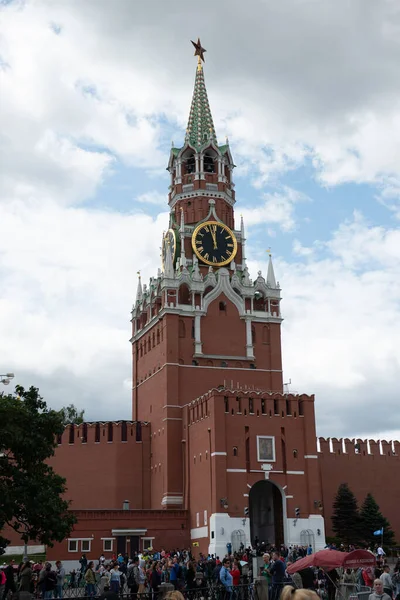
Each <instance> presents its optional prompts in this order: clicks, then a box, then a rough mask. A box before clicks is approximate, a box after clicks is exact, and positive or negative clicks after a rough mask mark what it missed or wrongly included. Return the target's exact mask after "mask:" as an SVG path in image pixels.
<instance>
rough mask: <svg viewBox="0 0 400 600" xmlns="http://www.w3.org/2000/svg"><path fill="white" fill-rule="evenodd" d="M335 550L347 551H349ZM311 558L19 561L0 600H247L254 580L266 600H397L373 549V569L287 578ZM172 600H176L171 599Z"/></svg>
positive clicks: (301, 550)
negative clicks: (19, 597)
mask: <svg viewBox="0 0 400 600" xmlns="http://www.w3.org/2000/svg"><path fill="white" fill-rule="evenodd" d="M332 548H333V549H336V548H334V546H332ZM339 549H340V550H343V551H345V550H350V551H351V550H353V549H354V547H350V548H348V549H347V548H344V547H343V548H339ZM370 551H371V550H370ZM312 552H313V549H312V547H311V545H309V546H292V547H289V548H287V547H285V546H281V547H280V548H274V547H272V546H266V545H264V544H260V543H256V544H255V546H254V548H247V549H245V548H244V547H243V545H242V546H241V547H240V549H239V551H237V552H232V548H231V546H230V544H228V546H227V553H226V555H225V556H224V557H222V559H221V558H220V557H219V556H214V555H208V556H206V555H204V554H201V553H200V555H199V557H198V558H197V559H195V558H194V557H193V556H192V553H191V551H190V550H172V551H170V552H167V551H165V550H161V551H147V552H143V553H142V554H140V555H138V556H134V557H132V558H130V557H129V556H128V555H125V556H123V555H122V554H119V555H118V556H115V555H114V556H112V558H111V560H110V559H106V558H105V556H104V555H101V556H100V557H99V559H98V560H96V561H92V560H88V558H87V557H86V555H85V554H83V555H82V557H81V559H80V561H79V563H80V568H79V569H77V570H75V569H73V570H72V571H71V572H69V573H66V571H65V569H64V566H63V564H62V563H61V561H57V562H56V563H55V565H54V566H52V565H51V563H49V562H45V563H42V562H38V563H35V564H32V563H31V562H29V561H27V562H25V563H21V564H20V565H19V566H18V568H17V567H16V565H15V564H14V561H10V563H9V565H8V566H7V567H6V568H5V569H4V570H0V600H8V598H9V596H12V595H13V594H15V593H17V592H18V591H21V592H30V593H32V594H33V595H34V596H35V597H36V598H42V599H43V600H50V599H52V598H59V599H60V600H61V599H62V598H63V597H65V596H69V597H70V596H76V597H81V596H85V597H89V598H90V597H94V596H100V597H101V598H102V600H105V599H108V600H118V599H119V598H120V597H121V595H122V594H128V595H130V596H131V598H135V597H136V595H139V596H142V597H146V598H148V599H151V600H157V598H158V596H159V592H160V591H161V590H162V589H163V587H164V586H162V584H163V583H169V584H171V586H173V589H174V590H176V591H177V592H183V593H184V594H185V595H186V596H189V597H192V596H193V594H191V592H193V591H196V590H204V589H208V590H210V589H212V588H219V589H220V591H221V590H222V592H223V600H236V599H238V598H240V599H243V598H246V599H247V598H248V597H249V596H248V594H247V593H246V594H244V593H243V590H244V589H247V588H249V586H251V585H252V582H253V580H254V578H255V577H257V576H259V577H262V578H263V579H265V580H266V584H267V587H268V592H269V594H268V597H269V599H270V600H294V598H293V597H292V596H290V597H289V598H287V599H286V598H285V597H284V593H283V592H284V589H285V586H287V584H290V585H291V586H292V589H295V590H304V591H307V592H310V593H312V594H315V597H316V598H319V599H322V600H349V598H350V596H352V595H353V594H356V593H357V592H359V591H361V590H369V591H371V595H370V597H369V600H400V559H399V560H397V563H396V565H395V566H394V569H392V570H391V568H390V566H389V564H388V562H387V560H386V557H385V555H384V552H383V550H382V549H381V548H378V549H377V550H376V557H377V560H376V566H375V567H374V568H372V567H368V568H365V569H364V568H359V569H357V570H351V569H345V570H344V569H333V570H331V571H325V570H323V569H315V568H313V567H309V568H307V569H303V570H302V571H299V572H297V573H294V574H292V575H290V576H289V575H288V574H287V571H286V570H287V567H288V566H289V565H290V564H292V563H294V562H296V561H297V560H298V559H300V558H303V557H305V556H307V555H309V554H312ZM260 555H261V556H262V566H261V567H259V568H257V572H254V573H253V560H252V559H253V558H255V557H259V556H260ZM254 564H256V561H255V562H254ZM171 586H170V587H171ZM293 593H294V592H292V595H293ZM202 595H204V594H200V596H202ZM200 596H199V597H200ZM313 597H314V596H313ZM302 598H303V600H305V596H303V597H301V596H298V600H302ZM307 598H311V596H307ZM172 600H174V599H172ZM175 600H179V599H178V597H176V598H175Z"/></svg>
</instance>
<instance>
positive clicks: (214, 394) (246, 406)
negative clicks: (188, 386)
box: [187, 386, 314, 424]
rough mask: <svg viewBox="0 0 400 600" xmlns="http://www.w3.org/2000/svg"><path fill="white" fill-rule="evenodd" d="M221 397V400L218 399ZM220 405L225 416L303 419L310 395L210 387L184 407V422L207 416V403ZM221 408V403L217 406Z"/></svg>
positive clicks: (192, 421) (193, 421) (311, 401)
mask: <svg viewBox="0 0 400 600" xmlns="http://www.w3.org/2000/svg"><path fill="white" fill-rule="evenodd" d="M221 396H222V397H221ZM210 400H215V401H216V402H219V401H221V403H222V402H223V407H224V412H225V413H226V414H229V415H236V414H237V415H242V414H243V415H245V416H246V415H249V416H251V415H256V416H258V417H259V416H266V417H280V418H282V417H294V418H296V417H300V418H301V417H304V416H305V415H306V414H307V406H310V405H311V408H312V410H313V404H314V396H308V395H306V394H283V393H281V392H267V391H263V390H254V389H253V390H251V389H242V388H240V389H229V388H225V387H222V386H221V387H219V388H213V389H211V390H209V391H208V392H207V393H206V394H203V395H202V396H200V397H199V398H196V399H195V400H193V401H192V402H189V404H188V405H187V410H188V423H189V424H194V423H196V422H197V421H200V420H202V419H204V418H206V417H208V416H209V406H208V405H209V401H210ZM221 405H222V404H221Z"/></svg>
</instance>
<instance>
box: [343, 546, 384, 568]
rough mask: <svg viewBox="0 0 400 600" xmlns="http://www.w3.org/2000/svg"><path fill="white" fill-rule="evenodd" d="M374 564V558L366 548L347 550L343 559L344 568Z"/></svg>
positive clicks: (371, 565)
mask: <svg viewBox="0 0 400 600" xmlns="http://www.w3.org/2000/svg"><path fill="white" fill-rule="evenodd" d="M375 564H376V558H375V556H374V555H373V554H372V552H369V551H368V550H353V552H348V553H347V554H346V557H345V559H344V561H343V567H344V568H345V569H358V568H359V567H364V568H367V567H373V566H375Z"/></svg>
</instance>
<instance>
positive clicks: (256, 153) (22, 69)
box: [0, 0, 400, 435]
mask: <svg viewBox="0 0 400 600" xmlns="http://www.w3.org/2000/svg"><path fill="white" fill-rule="evenodd" d="M151 6H152V10H149V7H148V4H143V5H140V4H137V3H132V2H131V1H130V0H120V1H119V3H118V11H116V10H115V7H114V5H113V4H112V3H110V2H107V1H106V0H85V2H82V1H78V0H71V1H70V2H68V3H56V2H51V1H49V0H36V1H35V2H30V1H29V0H27V2H25V3H23V2H19V3H15V4H14V5H13V4H12V3H11V4H8V5H6V6H2V8H1V11H2V19H1V23H0V26H1V28H2V32H1V38H0V44H1V48H0V56H1V60H0V64H1V72H0V75H1V77H2V84H1V85H2V98H1V111H0V131H1V134H0V152H1V171H2V172H1V174H0V198H1V201H2V213H1V220H2V235H1V236H0V255H1V265H0V277H1V281H2V285H1V287H0V357H1V364H2V365H4V368H5V369H6V370H10V371H15V373H16V375H17V377H16V380H17V381H18V382H20V383H23V384H25V385H29V384H31V383H35V384H37V385H39V386H40V387H41V390H42V391H43V393H44V394H45V396H46V398H47V399H48V401H49V402H50V403H51V404H53V405H54V406H57V405H58V406H60V405H61V404H65V403H67V402H70V401H74V402H75V404H77V405H78V406H82V405H83V406H84V407H85V408H86V409H87V415H88V417H90V418H97V417H102V418H107V417H111V416H114V415H115V414H118V416H129V414H130V393H129V386H130V383H129V378H130V374H131V373H130V371H131V369H130V349H129V342H128V340H129V337H130V330H129V310H130V306H131V304H132V301H133V299H134V294H135V283H136V282H135V273H136V271H137V269H138V268H141V269H142V272H143V276H144V278H145V279H146V278H147V277H148V276H149V275H152V274H154V273H155V271H156V269H157V267H158V265H159V263H160V260H159V243H160V239H161V232H162V230H163V229H164V228H165V227H166V225H167V215H166V214H165V213H164V214H161V215H159V216H158V217H157V218H156V219H151V218H150V217H148V216H147V215H145V214H142V213H141V212H138V213H137V214H136V213H135V214H131V215H119V214H116V213H113V212H111V211H109V212H105V211H99V210H88V209H86V208H84V205H83V204H82V203H83V202H84V201H85V200H87V199H88V198H90V197H93V196H94V195H95V193H96V190H97V189H98V188H99V186H101V184H102V182H103V181H104V179H105V178H106V177H107V176H108V175H109V174H110V172H112V170H113V168H114V166H115V165H116V164H118V162H122V163H124V164H126V165H129V166H132V165H133V166H135V167H139V168H142V169H146V170H147V171H150V172H151V173H152V174H156V175H157V176H158V174H159V173H160V172H161V169H164V168H165V165H166V163H167V152H168V151H167V150H166V151H164V150H163V148H164V147H165V144H164V142H166V141H167V137H169V138H171V137H172V138H174V139H179V140H180V139H182V128H184V127H185V123H186V118H187V115H188V111H189V104H190V96H191V91H192V85H193V77H194V68H195V67H194V65H195V62H194V60H193V57H192V56H191V50H190V44H188V41H187V40H186V39H185V37H183V38H182V36H181V35H180V34H179V35H180V37H177V34H176V32H182V31H183V32H185V31H186V32H187V31H189V30H190V27H192V25H193V22H195V23H196V32H194V33H193V34H191V35H197V32H198V31H199V30H200V31H205V32H207V36H206V38H204V39H203V40H202V41H203V42H204V44H205V45H206V47H207V49H208V53H207V55H206V56H207V64H206V67H205V73H206V81H207V87H208V92H209V99H210V103H211V106H212V110H213V114H214V119H215V123H216V128H217V132H218V133H219V136H220V139H221V138H222V139H223V135H224V134H225V133H227V134H228V135H229V137H230V140H231V144H232V148H233V152H234V154H235V160H236V162H237V164H238V166H239V167H240V168H238V170H237V171H238V173H237V175H238V176H243V175H245V174H250V175H251V177H252V178H253V183H254V185H255V186H256V187H257V188H258V189H260V188H261V187H262V186H263V185H264V184H265V183H271V182H273V183H276V179H277V177H278V176H279V175H280V174H281V173H283V172H285V171H286V170H288V169H295V168H297V167H298V166H301V165H303V164H305V163H307V162H308V161H312V162H313V164H314V166H315V169H316V170H317V177H318V178H319V181H320V182H322V183H323V184H326V185H336V184H338V183H343V182H348V181H354V182H367V183H371V184H375V185H376V186H377V189H378V192H379V193H380V200H381V201H382V202H385V203H386V205H387V206H389V207H390V208H391V210H393V212H394V214H396V213H397V214H398V212H399V211H398V204H397V203H398V196H397V192H398V187H399V186H398V181H399V178H400V173H399V169H400V167H399V164H400V162H399V160H398V157H399V156H400V146H399V140H400V125H399V122H400V120H399V114H400V110H399V101H398V98H399V93H400V78H399V66H398V65H399V64H400V60H399V59H400V46H399V44H398V41H397V37H396V36H397V34H396V30H397V28H398V25H399V16H400V13H399V11H398V10H396V5H395V3H393V2H380V3H376V2H375V1H374V0H354V1H353V2H352V3H347V5H346V7H343V6H340V8H339V5H338V3H337V1H336V0H329V1H327V2H324V3H315V2H312V1H308V0H302V1H301V2H292V3H290V8H288V4H287V3H258V6H257V10H256V12H254V11H252V12H249V11H248V7H247V6H246V5H245V4H243V3H242V2H240V1H239V0H232V2H231V3H230V11H229V13H228V14H227V13H226V8H225V6H223V3H215V6H214V7H213V10H214V13H213V15H214V18H213V19H212V20H210V18H209V13H208V12H207V11H204V7H203V6H200V5H199V6H197V5H196V6H195V5H193V4H189V3H185V2H178V3H177V5H176V6H177V7H178V8H177V10H171V5H170V4H168V3H165V2H155V1H153V2H152V3H151ZM154 15H156V18H155V16H154ZM222 21H223V22H224V23H225V26H226V27H227V28H229V31H230V32H231V34H232V35H230V36H227V37H226V38H225V39H224V48H223V51H222V50H221V44H220V23H221V22H222ZM175 136H177V137H175ZM154 187H155V186H154ZM260 193H261V192H260ZM262 199H263V201H262V203H261V205H260V206H258V207H250V208H246V207H245V208H243V214H244V217H245V222H246V225H247V226H249V227H252V226H253V225H255V224H258V223H265V224H266V227H267V228H268V235H271V229H272V231H274V229H273V227H274V226H276V225H277V226H279V227H280V228H281V230H282V231H293V230H294V229H295V228H296V216H295V207H296V204H297V203H298V202H300V201H303V200H305V199H306V198H305V197H303V196H300V195H299V193H298V192H295V191H294V190H292V189H290V188H286V189H279V191H277V192H276V193H269V194H265V195H264V196H262ZM138 200H139V202H141V203H142V204H146V203H154V204H158V203H159V202H160V203H161V196H160V195H159V194H158V193H154V192H149V193H148V194H143V195H142V196H139V198H138ZM238 200H240V198H238ZM77 206H80V207H79V208H77ZM165 206H166V205H165ZM239 211H240V208H239ZM248 238H249V243H250V242H251V236H250V235H248ZM399 243H400V240H399V230H398V229H392V230H387V229H384V228H382V227H376V226H371V225H369V224H368V223H367V222H365V221H364V220H363V219H362V218H361V217H360V215H358V214H356V215H355V218H354V219H353V220H352V221H351V222H348V223H343V224H342V225H341V227H339V228H338V229H337V231H336V232H334V234H333V235H332V237H331V239H329V240H325V241H320V242H319V244H320V245H321V246H315V245H313V244H311V243H310V248H307V247H305V246H302V245H301V244H300V243H298V244H297V243H296V242H295V244H294V248H293V249H294V251H295V253H297V255H298V256H299V260H298V262H296V263H294V264H289V263H285V262H283V261H279V260H276V261H275V263H276V264H275V268H276V275H277V277H278V279H280V281H281V284H282V288H283V294H284V302H283V305H282V308H283V312H284V315H285V319H286V320H285V322H284V330H283V331H284V344H283V352H284V365H285V372H286V374H287V377H291V378H292V381H293V386H294V387H295V389H298V390H299V391H306V392H313V391H315V392H316V393H317V414H318V422H319V428H320V432H321V433H324V434H332V435H335V434H346V433H349V434H352V433H353V434H354V433H355V431H357V430H358V431H360V432H368V431H371V432H376V431H387V430H388V429H389V428H390V429H391V430H393V429H395V430H396V431H398V430H400V424H399V423H398V422H396V419H398V414H399V413H398V410H397V405H398V398H397V397H396V395H395V394H396V392H395V390H396V389H397V383H398V380H399V374H400V373H399V353H398V348H397V340H398V339H400V331H399V323H400V318H399V317H400V315H399V312H400V308H399V306H400V290H399V281H400V277H399V275H400V274H399V266H398V265H399V264H400V261H399V250H398V248H400V245H399ZM319 248H321V250H323V252H324V255H323V256H324V258H318V249H319ZM310 249H314V254H312V253H311V251H310V252H309V250H310ZM249 250H250V248H249ZM248 254H249V256H250V255H251V252H248ZM302 257H305V258H307V260H306V261H305V262H303V261H302V260H301V258H302ZM251 268H252V273H253V275H255V273H256V272H257V269H258V265H256V264H255V263H253V264H252V265H251ZM383 405H384V406H385V409H384V410H382V409H381V406H383Z"/></svg>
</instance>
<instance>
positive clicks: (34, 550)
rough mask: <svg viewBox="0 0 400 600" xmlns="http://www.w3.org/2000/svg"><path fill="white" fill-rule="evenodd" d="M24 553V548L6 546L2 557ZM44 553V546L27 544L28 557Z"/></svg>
mask: <svg viewBox="0 0 400 600" xmlns="http://www.w3.org/2000/svg"><path fill="white" fill-rule="evenodd" d="M24 551H25V546H7V548H6V549H5V554H3V557H4V556H7V555H10V554H23V553H24ZM44 552H46V546H39V545H31V544H29V546H28V556H30V555H31V554H43V553H44Z"/></svg>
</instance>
